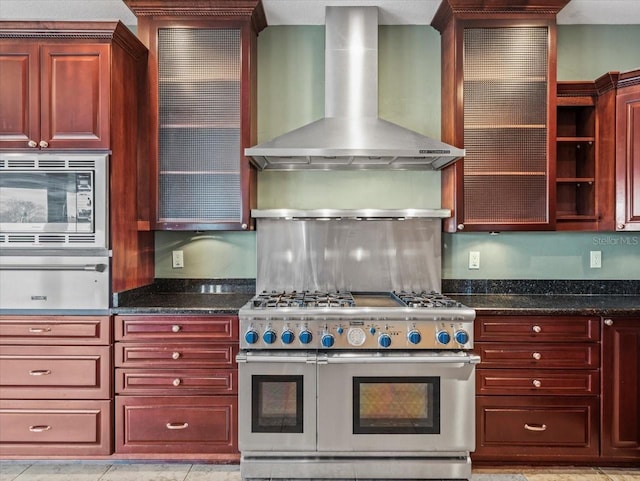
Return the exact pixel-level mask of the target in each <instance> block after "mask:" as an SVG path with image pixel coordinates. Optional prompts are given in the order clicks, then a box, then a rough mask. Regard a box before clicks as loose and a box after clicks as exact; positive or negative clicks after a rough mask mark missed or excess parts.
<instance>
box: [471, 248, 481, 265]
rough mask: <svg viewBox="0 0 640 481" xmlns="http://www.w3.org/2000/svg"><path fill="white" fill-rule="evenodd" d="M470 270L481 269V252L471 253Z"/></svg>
mask: <svg viewBox="0 0 640 481" xmlns="http://www.w3.org/2000/svg"><path fill="white" fill-rule="evenodd" d="M469 269H480V252H479V251H469Z"/></svg>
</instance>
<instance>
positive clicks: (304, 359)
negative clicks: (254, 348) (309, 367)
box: [236, 352, 317, 364]
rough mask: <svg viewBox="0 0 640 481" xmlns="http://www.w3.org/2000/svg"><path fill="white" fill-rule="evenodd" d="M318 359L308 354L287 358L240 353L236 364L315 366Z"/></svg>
mask: <svg viewBox="0 0 640 481" xmlns="http://www.w3.org/2000/svg"><path fill="white" fill-rule="evenodd" d="M316 361H317V357H316V355H315V354H308V355H306V356H287V355H285V354H282V355H268V354H254V353H253V352H252V353H248V352H239V353H238V355H237V356H236V362H238V363H240V362H244V363H246V362H283V363H284V362H286V363H306V364H315V363H316Z"/></svg>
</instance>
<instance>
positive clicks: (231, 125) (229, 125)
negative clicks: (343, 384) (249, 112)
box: [159, 120, 240, 130]
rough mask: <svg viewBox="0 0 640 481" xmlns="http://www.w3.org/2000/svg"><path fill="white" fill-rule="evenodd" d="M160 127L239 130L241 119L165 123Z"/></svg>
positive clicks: (168, 128)
mask: <svg viewBox="0 0 640 481" xmlns="http://www.w3.org/2000/svg"><path fill="white" fill-rule="evenodd" d="M159 128H160V129H167V130H171V129H174V130H183V129H211V130H216V129H229V130H231V129H235V130H239V129H240V120H238V122H237V123H221V122H214V123H208V124H201V123H197V124H163V125H160V126H159Z"/></svg>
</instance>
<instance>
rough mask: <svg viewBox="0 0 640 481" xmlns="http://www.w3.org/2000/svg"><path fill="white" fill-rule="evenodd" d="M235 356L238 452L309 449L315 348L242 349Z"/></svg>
mask: <svg viewBox="0 0 640 481" xmlns="http://www.w3.org/2000/svg"><path fill="white" fill-rule="evenodd" d="M236 360H237V361H238V379H239V396H238V444H239V447H240V451H242V452H243V454H245V453H247V452H252V451H314V450H315V449H316V355H315V353H307V352H300V351H268V352H265V351H242V352H240V354H238V356H237V358H236Z"/></svg>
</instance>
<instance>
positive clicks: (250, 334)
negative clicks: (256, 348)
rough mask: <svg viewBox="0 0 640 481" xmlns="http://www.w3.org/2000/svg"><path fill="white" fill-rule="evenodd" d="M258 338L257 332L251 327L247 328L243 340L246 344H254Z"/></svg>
mask: <svg viewBox="0 0 640 481" xmlns="http://www.w3.org/2000/svg"><path fill="white" fill-rule="evenodd" d="M259 338H260V336H258V333H257V332H256V331H255V330H253V329H249V330H248V331H247V332H246V334H245V335H244V340H245V341H247V343H248V344H255V343H256V342H258V339H259Z"/></svg>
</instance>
